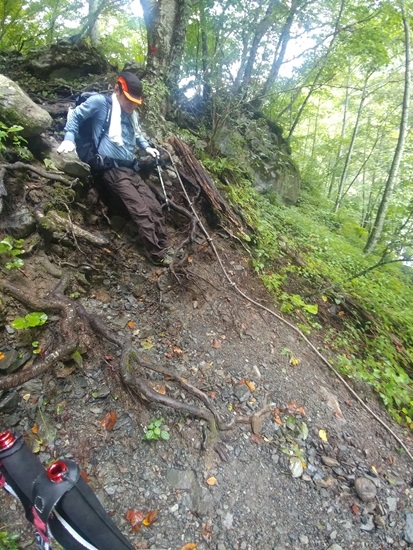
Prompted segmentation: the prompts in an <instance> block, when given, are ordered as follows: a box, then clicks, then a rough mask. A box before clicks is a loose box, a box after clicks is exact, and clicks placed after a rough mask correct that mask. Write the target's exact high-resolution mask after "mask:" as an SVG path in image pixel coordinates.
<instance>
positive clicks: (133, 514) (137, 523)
mask: <svg viewBox="0 0 413 550" xmlns="http://www.w3.org/2000/svg"><path fill="white" fill-rule="evenodd" d="M144 518H145V515H144V513H143V512H142V510H139V511H138V510H132V509H131V510H128V511H127V513H126V519H127V520H128V521H129V523H130V524H131V526H132V531H140V528H141V527H142V522H143V520H144Z"/></svg>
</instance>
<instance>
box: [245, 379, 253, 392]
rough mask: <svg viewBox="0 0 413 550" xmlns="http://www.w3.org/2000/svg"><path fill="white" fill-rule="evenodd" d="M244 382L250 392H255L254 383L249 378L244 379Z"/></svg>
mask: <svg viewBox="0 0 413 550" xmlns="http://www.w3.org/2000/svg"><path fill="white" fill-rule="evenodd" d="M244 383H245V384H246V385H247V386H248V388H249V390H250V392H251V393H253V392H255V384H254V382H251V381H250V380H245V381H244Z"/></svg>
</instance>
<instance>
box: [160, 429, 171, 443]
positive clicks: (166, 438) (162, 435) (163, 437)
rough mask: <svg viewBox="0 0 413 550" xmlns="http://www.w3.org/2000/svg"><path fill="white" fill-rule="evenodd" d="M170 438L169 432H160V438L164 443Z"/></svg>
mask: <svg viewBox="0 0 413 550" xmlns="http://www.w3.org/2000/svg"><path fill="white" fill-rule="evenodd" d="M170 437H171V436H170V435H169V432H165V431H164V430H162V431H161V438H162V439H164V440H165V441H168V439H169V438H170Z"/></svg>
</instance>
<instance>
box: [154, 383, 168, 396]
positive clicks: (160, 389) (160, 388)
mask: <svg viewBox="0 0 413 550" xmlns="http://www.w3.org/2000/svg"><path fill="white" fill-rule="evenodd" d="M153 389H154V390H155V391H156V392H157V393H160V394H161V395H165V394H166V388H165V386H164V385H163V384H155V386H154V387H153Z"/></svg>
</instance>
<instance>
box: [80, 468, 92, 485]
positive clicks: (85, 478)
mask: <svg viewBox="0 0 413 550" xmlns="http://www.w3.org/2000/svg"><path fill="white" fill-rule="evenodd" d="M80 477H81V478H82V479H83V481H84V482H85V483H89V484H90V478H89V477H88V475H87V473H86V472H85V471H84V470H80Z"/></svg>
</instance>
